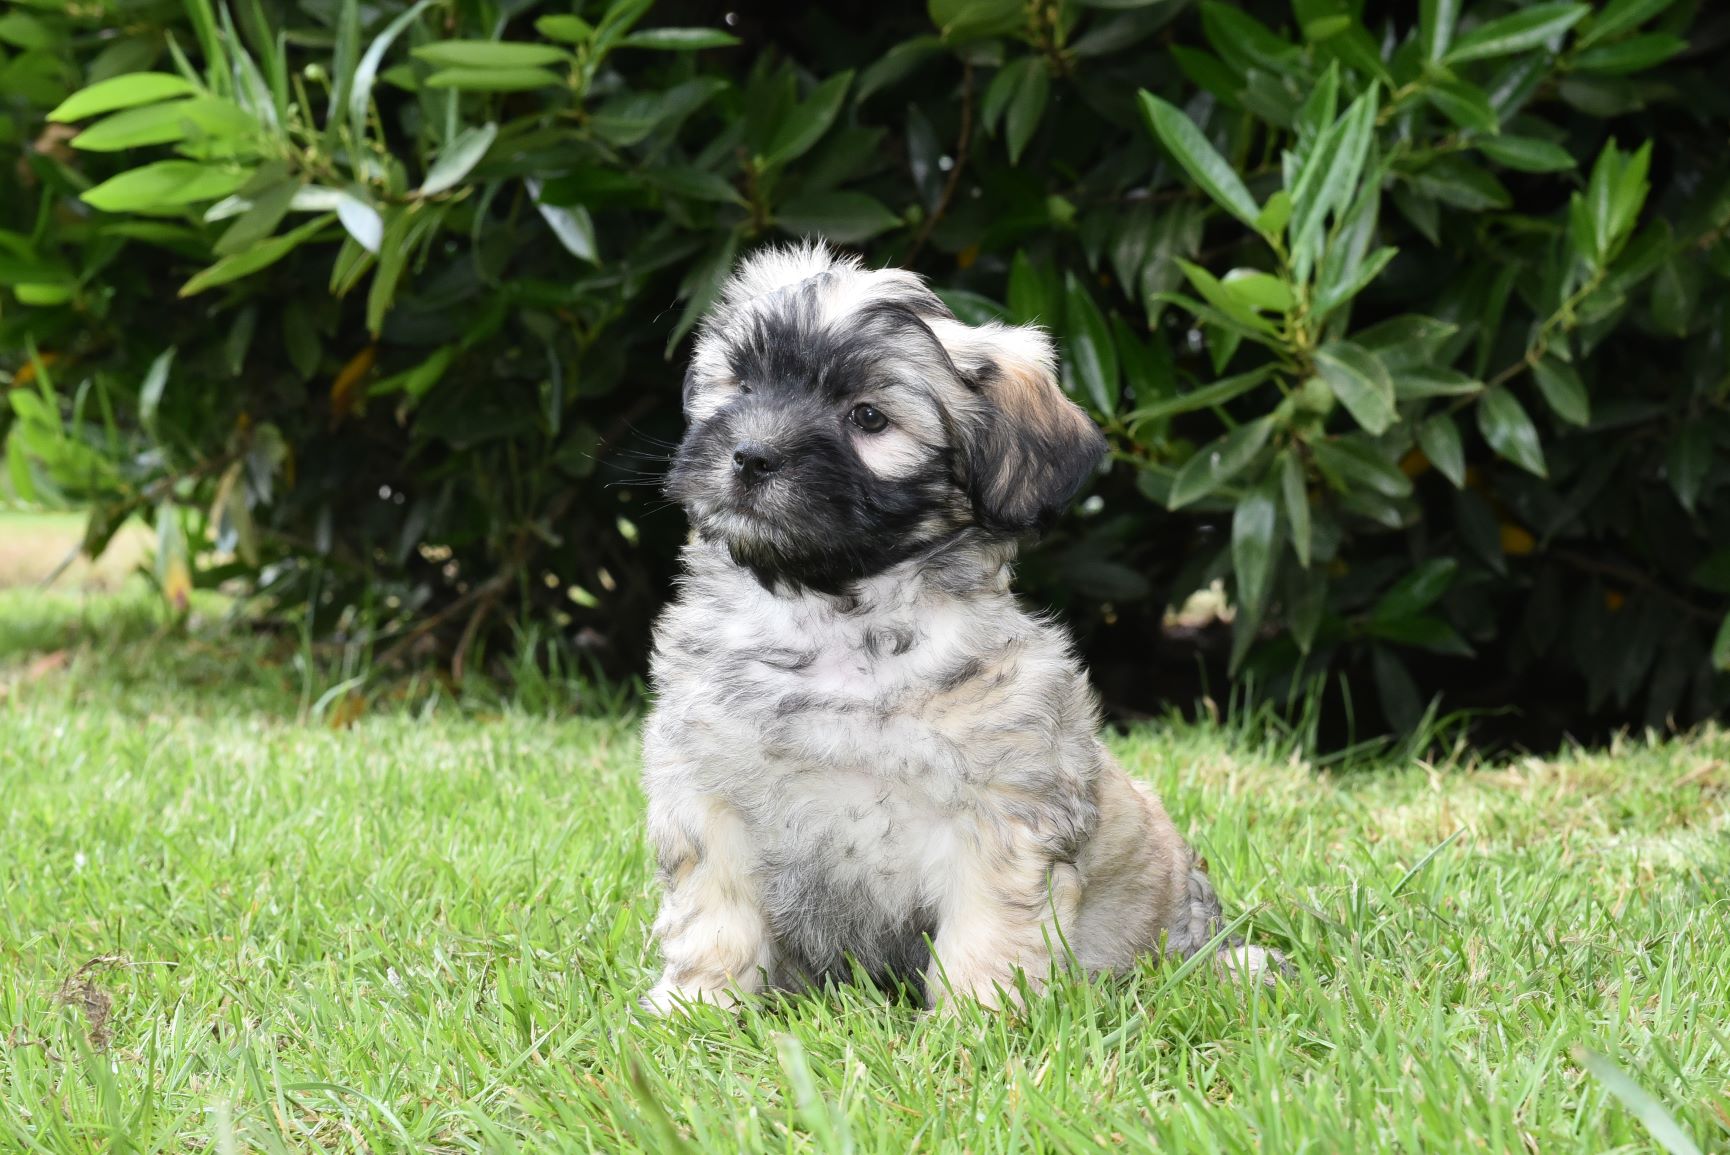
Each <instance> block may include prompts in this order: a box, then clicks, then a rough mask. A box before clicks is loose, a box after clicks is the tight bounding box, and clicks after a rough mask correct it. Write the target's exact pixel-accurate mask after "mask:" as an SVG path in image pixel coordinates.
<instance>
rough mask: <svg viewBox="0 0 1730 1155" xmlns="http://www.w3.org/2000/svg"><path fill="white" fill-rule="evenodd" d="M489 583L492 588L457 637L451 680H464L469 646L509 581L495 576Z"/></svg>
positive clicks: (452, 657)
mask: <svg viewBox="0 0 1730 1155" xmlns="http://www.w3.org/2000/svg"><path fill="white" fill-rule="evenodd" d="M504 576H505V574H504V573H503V572H501V573H500V574H499V575H498V577H499V578H502V577H504ZM495 583H496V584H495ZM487 584H488V585H489V586H491V587H492V588H491V589H489V590H488V591H487V593H486V595H485V596H484V597H482V598H481V600H480V604H479V605H477V606H475V612H474V613H472V614H470V615H469V620H468V624H467V625H465V626H464V627H463V633H462V637H460V638H458V639H457V648H456V649H455V650H453V651H452V652H451V681H453V682H461V681H462V680H463V665H464V662H465V661H466V660H467V658H468V654H469V647H470V646H472V645H474V644H475V637H476V636H477V635H478V634H479V633H480V632H481V625H482V623H484V622H485V621H486V620H487V617H488V615H490V614H491V613H492V612H493V607H494V606H495V605H497V604H498V600H499V595H500V594H502V593H504V589H505V585H506V584H507V583H506V582H502V581H498V579H497V578H495V579H494V581H492V582H488V583H487Z"/></svg>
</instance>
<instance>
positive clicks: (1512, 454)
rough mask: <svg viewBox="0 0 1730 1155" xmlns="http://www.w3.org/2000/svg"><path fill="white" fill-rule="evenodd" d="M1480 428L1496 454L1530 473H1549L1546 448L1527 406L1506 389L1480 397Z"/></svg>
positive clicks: (1546, 474) (1492, 390)
mask: <svg viewBox="0 0 1730 1155" xmlns="http://www.w3.org/2000/svg"><path fill="white" fill-rule="evenodd" d="M1477 409H1478V430H1479V432H1481V433H1482V434H1483V435H1484V440H1485V441H1486V442H1487V443H1488V444H1489V446H1490V448H1491V449H1493V450H1495V451H1496V454H1497V456H1499V457H1503V458H1506V459H1507V460H1508V461H1511V462H1513V463H1514V464H1515V465H1518V466H1519V467H1520V468H1521V469H1524V470H1525V471H1526V472H1528V473H1533V474H1536V475H1537V476H1539V477H1548V476H1549V469H1548V468H1547V467H1546V466H1545V464H1544V448H1543V445H1542V443H1541V442H1540V441H1539V440H1538V429H1537V426H1535V425H1533V424H1532V419H1531V418H1530V417H1529V416H1527V415H1526V407H1525V406H1524V405H1521V404H1520V399H1519V398H1518V397H1515V396H1514V395H1513V393H1511V392H1509V391H1508V390H1507V389H1491V390H1490V391H1489V392H1487V393H1485V394H1484V395H1483V397H1481V398H1479V400H1478V406H1477Z"/></svg>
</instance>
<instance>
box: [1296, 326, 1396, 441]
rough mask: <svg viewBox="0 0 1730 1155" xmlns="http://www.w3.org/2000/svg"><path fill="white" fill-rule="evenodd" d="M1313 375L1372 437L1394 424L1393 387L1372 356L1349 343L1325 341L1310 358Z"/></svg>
mask: <svg viewBox="0 0 1730 1155" xmlns="http://www.w3.org/2000/svg"><path fill="white" fill-rule="evenodd" d="M1314 360H1315V367H1316V373H1317V374H1318V375H1319V376H1320V377H1321V379H1322V380H1323V381H1325V382H1327V385H1328V388H1329V389H1331V390H1332V391H1333V395H1334V396H1335V397H1336V398H1338V399H1339V402H1340V404H1341V405H1344V406H1345V407H1346V411H1347V412H1349V413H1350V414H1351V415H1352V417H1353V419H1354V420H1356V421H1357V423H1358V424H1359V425H1360V426H1362V427H1363V428H1364V430H1365V431H1366V432H1368V433H1370V434H1372V435H1380V434H1382V433H1384V432H1386V430H1387V428H1388V426H1389V425H1392V424H1393V421H1394V383H1393V379H1392V377H1390V376H1389V374H1388V370H1387V366H1385V365H1383V364H1382V363H1381V361H1380V359H1378V358H1377V357H1376V355H1375V354H1374V353H1371V352H1370V351H1369V350H1368V349H1365V348H1364V347H1363V346H1361V345H1358V344H1356V343H1354V342H1351V341H1329V342H1328V343H1327V344H1325V345H1323V346H1322V347H1321V348H1319V349H1317V350H1316V351H1315V354H1314Z"/></svg>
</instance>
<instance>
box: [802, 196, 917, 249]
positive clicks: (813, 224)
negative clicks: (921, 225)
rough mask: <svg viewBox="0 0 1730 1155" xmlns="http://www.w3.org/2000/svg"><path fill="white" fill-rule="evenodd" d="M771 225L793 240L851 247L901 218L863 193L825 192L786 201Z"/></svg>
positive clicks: (880, 202)
mask: <svg viewBox="0 0 1730 1155" xmlns="http://www.w3.org/2000/svg"><path fill="white" fill-rule="evenodd" d="M775 222H776V223H777V224H778V225H780V226H781V227H782V228H783V229H785V230H786V231H787V232H789V233H792V234H793V235H795V236H811V237H827V238H828V239H829V240H831V241H834V242H836V243H837V244H843V245H854V244H858V243H859V242H860V241H865V240H869V239H870V238H872V237H874V236H876V235H877V234H878V233H881V232H885V231H887V230H889V229H892V228H895V227H896V226H898V225H899V224H901V218H900V217H898V216H896V215H895V214H894V213H892V212H890V211H889V209H888V208H886V207H885V206H884V204H883V202H882V201H879V200H878V199H876V198H875V197H871V196H867V195H866V194H864V193H860V192H828V193H816V194H814V195H811V196H806V197H800V198H798V199H796V200H791V201H788V202H787V203H786V204H784V205H782V206H781V207H780V208H779V209H777V210H776V212H775Z"/></svg>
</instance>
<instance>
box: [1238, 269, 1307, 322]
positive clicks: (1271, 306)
mask: <svg viewBox="0 0 1730 1155" xmlns="http://www.w3.org/2000/svg"><path fill="white" fill-rule="evenodd" d="M1220 285H1221V286H1223V287H1224V289H1225V290H1226V292H1228V293H1230V294H1231V295H1232V296H1234V297H1237V298H1238V299H1239V300H1241V301H1243V302H1244V303H1245V304H1246V305H1248V306H1250V308H1252V309H1259V310H1262V311H1263V312H1268V313H1286V312H1290V311H1291V308H1292V303H1293V302H1292V292H1291V286H1290V285H1287V284H1286V283H1285V282H1284V281H1282V280H1280V279H1279V278H1278V277H1276V276H1274V275H1273V274H1271V273H1264V272H1262V271H1261V270H1259V269H1233V270H1231V271H1230V272H1228V273H1227V274H1226V275H1225V276H1224V277H1222V278H1220Z"/></svg>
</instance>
